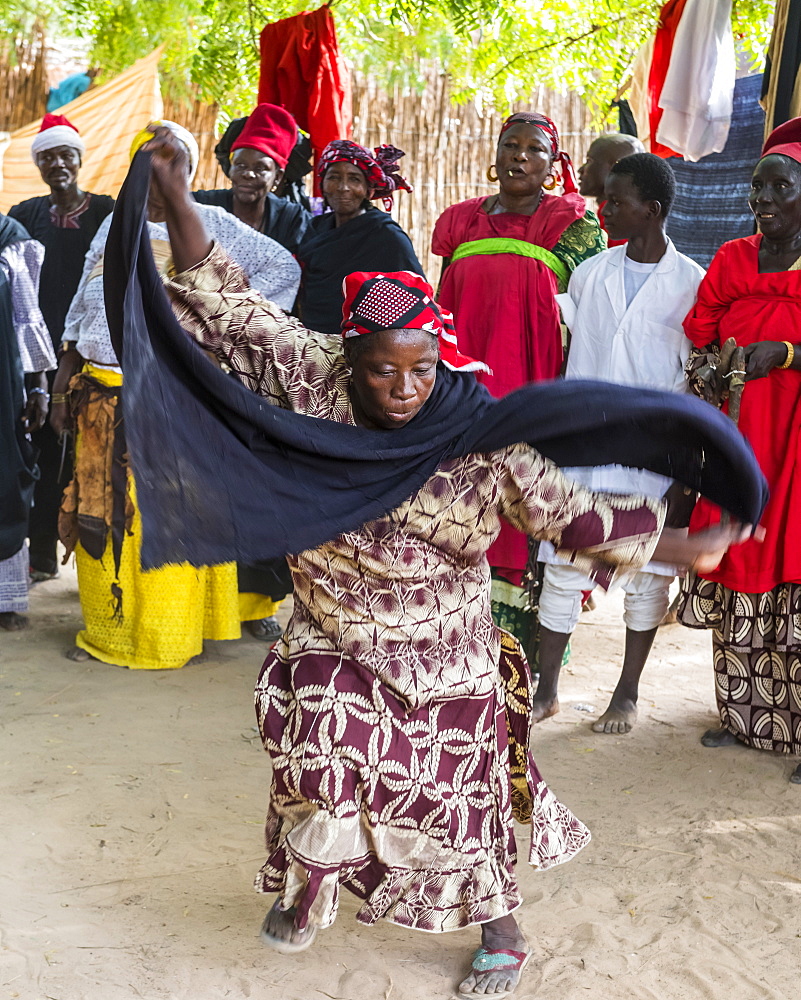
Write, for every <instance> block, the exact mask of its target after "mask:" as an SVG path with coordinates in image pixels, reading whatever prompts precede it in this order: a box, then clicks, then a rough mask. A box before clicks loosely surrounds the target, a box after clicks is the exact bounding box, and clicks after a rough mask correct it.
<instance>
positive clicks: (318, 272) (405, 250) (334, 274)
mask: <svg viewBox="0 0 801 1000" xmlns="http://www.w3.org/2000/svg"><path fill="white" fill-rule="evenodd" d="M298 263H299V264H300V266H301V268H302V270H303V273H302V276H301V279H300V290H299V292H298V313H299V315H300V318H301V320H302V321H303V325H304V326H307V327H308V328H309V329H310V330H317V331H318V332H320V333H331V334H339V332H340V324H341V323H342V282H343V280H344V278H345V276H346V275H348V274H351V272H353V271H414V272H415V273H416V274H419V275H421V276H422V277H425V273H424V272H423V268H422V266H421V264H420V261H419V260H418V259H417V255H416V254H415V252H414V247H413V246H412V241H411V240H410V239H409V237H408V236H407V235H406V233H405V232H404V231H403V230H402V229H401V227H400V226H399V225H398V223H397V222H395V220H394V219H393V218H392V216H390V215H388V214H387V213H386V212H382V211H381V209H378V208H374V207H373V206H372V205H371V206H370V208H368V209H367V210H366V211H365V212H364V214H363V215H357V216H356V218H355V219H350V220H349V221H348V222H346V223H345V224H344V225H343V226H337V225H335V217H334V213H333V212H328V213H326V214H325V215H318V216H317V218H315V219H313V220H312V224H311V226H310V227H309V230H308V232H307V234H306V238H305V239H304V240H303V242H302V243H301V245H300V249H299V250H298Z"/></svg>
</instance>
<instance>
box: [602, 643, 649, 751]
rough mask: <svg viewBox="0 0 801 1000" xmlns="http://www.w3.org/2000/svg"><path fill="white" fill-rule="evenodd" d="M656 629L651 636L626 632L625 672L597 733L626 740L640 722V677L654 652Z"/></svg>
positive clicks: (623, 671) (622, 673)
mask: <svg viewBox="0 0 801 1000" xmlns="http://www.w3.org/2000/svg"><path fill="white" fill-rule="evenodd" d="M655 636H656V629H655V628H651V629H648V631H647V632H634V631H633V630H632V629H630V628H627V629H626V652H625V655H624V657H623V670H622V671H621V673H620V680H619V681H618V682H617V687H616V688H615V690H614V692H613V694H612V700H611V701H610V702H609V707H608V708H607V710H606V711H605V712H604V714H603V715H602V716H601V717H600V719H598V720H597V721H595V722H594V723H593V725H592V729H593V732H595V733H612V734H615V735H618V736H622V735H623V734H624V733H629V732H631V730H632V729H633V727H634V723H635V722H636V721H637V696H638V694H639V689H640V676H641V675H642V672H643V668H644V667H645V663H646V661H647V659H648V654H649V653H650V652H651V646H652V645H653V643H654V637H655Z"/></svg>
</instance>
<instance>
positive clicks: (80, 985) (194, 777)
mask: <svg viewBox="0 0 801 1000" xmlns="http://www.w3.org/2000/svg"><path fill="white" fill-rule="evenodd" d="M619 615H620V607H619V602H618V601H617V600H615V599H614V598H611V599H608V600H606V601H605V602H603V603H601V605H600V607H599V608H598V610H596V611H595V612H593V613H592V614H591V615H584V616H583V618H582V623H581V625H580V627H579V629H578V631H577V634H576V637H575V640H574V645H573V660H572V664H573V665H572V667H570V668H569V669H568V671H567V672H566V673H565V676H564V683H563V689H562V705H563V712H562V714H561V715H560V716H558V717H557V718H555V719H553V720H549V721H547V722H545V723H543V724H542V725H541V726H540V727H539V728H538V729H537V730H536V731H535V742H534V750H535V754H536V756H537V761H538V764H539V766H540V768H541V770H542V772H543V774H544V775H545V777H546V780H547V781H548V782H549V784H550V785H551V786H552V788H553V789H554V790H555V792H556V793H557V795H558V796H559V797H560V798H562V799H563V800H564V801H565V802H566V803H567V804H568V805H569V806H570V807H571V808H572V809H573V810H574V811H575V812H576V813H577V815H579V816H580V817H581V818H582V819H583V820H584V821H585V822H586V823H587V824H588V825H589V826H590V828H591V829H592V832H593V837H594V839H593V842H592V844H591V845H590V846H589V847H588V848H587V849H586V850H585V851H584V852H583V853H582V854H581V855H580V856H579V857H578V859H577V860H575V861H574V862H572V863H570V864H569V865H566V866H565V867H564V868H559V869H556V870H554V871H550V872H547V873H543V874H537V873H535V872H533V871H531V870H530V869H528V868H526V867H525V866H523V865H521V868H520V875H521V882H522V886H523V891H524V895H525V898H526V903H525V905H524V906H523V907H522V909H521V910H520V911H519V915H520V917H521V920H522V924H523V927H524V930H525V932H526V934H527V935H528V937H529V939H530V940H531V941H532V942H533V943H534V944H535V949H536V956H535V958H536V960H535V961H534V962H533V963H532V964H531V966H530V967H529V970H527V972H526V978H525V980H524V985H523V986H522V987H521V989H520V990H519V991H518V993H517V994H516V998H519V1000H529V998H532V997H534V996H536V997H537V998H538V1000H578V998H582V997H588V998H590V1000H595V998H598V1000H631V998H633V997H634V998H639V997H642V998H653V1000H721V998H728V997H732V998H736V1000H766V998H781V1000H784V998H789V997H791V996H795V995H797V992H798V968H799V956H801V917H799V914H800V913H801V787H799V786H790V785H789V784H788V782H787V778H788V776H789V774H790V772H791V771H792V768H793V766H794V764H793V762H791V760H790V759H784V758H781V757H777V756H773V755H771V754H767V753H758V752H755V751H749V750H745V749H741V748H734V749H728V750H704V749H703V748H702V747H701V746H700V745H699V743H698V737H699V735H700V733H701V731H702V730H703V729H705V728H707V727H708V726H709V725H710V724H713V723H714V720H715V714H714V698H713V691H712V672H711V666H710V643H709V637H708V636H707V635H705V634H703V633H695V632H691V631H689V630H686V629H683V628H681V627H680V626H673V627H670V628H667V629H662V630H661V631H660V634H659V636H658V638H657V643H656V646H655V649H654V653H653V654H652V658H651V663H650V664H649V667H648V668H647V670H646V676H645V678H644V683H643V690H642V698H641V714H640V723H639V725H638V727H637V728H636V729H635V731H634V732H633V733H632V734H630V735H628V736H624V737H614V736H603V735H596V734H594V733H592V732H591V731H590V730H589V725H588V724H589V721H590V720H591V719H592V718H594V715H592V714H589V713H587V712H585V711H581V710H577V709H576V708H574V707H572V706H587V705H593V706H595V708H596V709H597V710H599V711H600V710H601V709H603V708H604V707H605V705H606V702H607V700H608V697H609V694H610V693H611V690H612V688H613V687H614V684H615V681H616V678H617V669H618V666H617V664H618V658H619V656H620V652H621V647H622V638H623V636H622V626H621V624H620V619H619ZM31 619H32V624H33V627H32V629H31V630H30V631H29V632H27V633H20V634H17V635H9V634H7V633H0V688H1V690H2V701H3V712H2V725H1V726H0V768H2V770H1V771H0V774H2V781H1V782H0V808H1V809H2V828H3V841H4V844H5V850H4V851H3V862H2V865H0V1000H4V998H6V997H12V998H16V997H20V998H23V1000H45V998H50V1000H129V998H145V1000H162V998H169V1000H178V998H181V1000H183V998H187V1000H217V998H231V1000H241V998H251V997H252V998H259V1000H325V998H336V1000H390V998H391V1000H446V998H449V997H450V996H451V995H452V987H453V986H454V985H455V984H456V983H458V981H459V979H460V978H461V974H462V973H463V972H464V971H465V968H466V964H467V963H466V960H467V957H468V955H469V952H470V949H471V948H472V947H473V945H474V943H475V941H476V937H477V935H476V934H475V933H474V932H461V933H457V934H449V935H445V936H433V935H424V934H415V933H413V932H410V931H404V930H401V929H399V928H396V927H391V926H386V925H378V926H376V927H373V928H368V927H363V926H361V925H358V924H356V923H355V921H354V920H353V914H354V913H355V910H356V901H355V900H354V899H353V898H351V897H349V896H348V894H347V893H346V894H345V897H346V898H345V899H344V900H343V905H342V910H341V914H340V918H339V920H338V922H337V924H336V925H335V926H334V927H333V928H331V929H330V930H328V931H325V932H324V933H322V934H321V935H320V936H319V938H318V943H317V944H316V945H315V946H314V948H313V949H312V950H311V951H309V952H306V953H305V954H303V955H301V956H297V957H295V958H291V957H283V956H279V955H275V954H273V953H271V952H270V951H268V950H267V949H265V948H264V947H263V946H262V945H261V944H260V943H259V941H258V939H257V931H258V928H259V924H260V922H261V918H262V915H263V912H264V910H265V907H266V905H267V902H268V901H267V900H266V899H264V898H262V897H259V896H258V895H256V893H254V892H253V891H252V890H251V887H250V886H251V881H252V878H253V875H254V874H255V872H256V870H257V868H258V866H259V864H260V862H261V850H262V820H263V812H264V806H265V800H266V794H267V787H268V765H267V759H266V756H265V755H264V753H263V751H262V749H261V746H260V743H259V741H258V738H257V736H256V733H255V732H254V730H253V724H254V717H253V711H252V707H251V704H252V689H253V683H254V680H255V678H256V675H257V673H258V670H259V667H260V664H261V660H262V659H263V656H264V652H265V649H264V646H263V645H262V644H261V643H259V642H257V641H255V640H247V641H246V640H242V641H240V642H237V643H218V644H212V647H213V648H212V649H211V651H210V656H209V658H208V660H207V662H205V663H203V664H200V665H196V666H191V667H187V668H185V669H183V670H179V671H168V672H163V673H151V672H146V671H128V670H123V669H119V668H116V667H109V666H105V665H103V664H100V663H93V662H91V663H84V664H77V663H72V662H70V661H69V660H66V659H64V658H63V656H62V653H63V651H64V650H65V649H66V648H67V647H68V646H69V645H70V642H71V639H72V636H73V635H74V632H75V631H76V629H77V628H78V626H79V622H80V615H79V608H78V603H77V592H76V586H75V578H74V575H73V573H72V572H71V571H68V572H67V573H65V574H64V576H63V577H62V579H61V580H59V581H55V582H53V583H49V584H44V585H41V586H39V587H37V588H36V589H35V590H34V593H33V595H32V609H31ZM519 833H520V847H521V855H523V856H525V852H526V850H527V835H526V832H525V831H524V830H523V829H520V830H519Z"/></svg>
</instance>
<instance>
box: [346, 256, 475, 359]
mask: <svg viewBox="0 0 801 1000" xmlns="http://www.w3.org/2000/svg"><path fill="white" fill-rule="evenodd" d="M342 292H343V294H344V296H345V301H344V302H343V304H342V336H343V337H358V336H360V335H361V334H364V333H378V332H379V331H380V330H425V331H426V332H427V333H430V334H431V335H432V336H434V337H436V338H437V340H438V341H439V356H440V360H441V361H442V363H443V364H444V365H446V366H447V367H448V368H451V369H453V371H457V372H479V371H480V372H489V373H490V374H491V372H490V369H489V368H488V367H487V366H486V365H485V364H482V362H480V361H476V360H475V359H474V358H468V357H467V356H466V355H464V354H460V353H459V351H458V349H457V346H456V331H455V330H454V328H453V316H452V315H451V313H449V312H448V310H447V309H443V308H442V306H439V305H437V303H436V302H435V301H434V291H433V289H432V288H431V285H429V284H428V282H427V281H426V280H425V278H421V277H420V275H419V274H415V273H414V272H413V271H388V272H387V273H386V274H381V273H378V272H375V271H355V272H354V273H353V274H348V275H346V276H345V280H344V281H343V282H342Z"/></svg>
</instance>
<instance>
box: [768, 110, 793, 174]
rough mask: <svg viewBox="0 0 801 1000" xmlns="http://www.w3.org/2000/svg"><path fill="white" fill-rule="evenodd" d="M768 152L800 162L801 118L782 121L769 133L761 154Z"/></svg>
mask: <svg viewBox="0 0 801 1000" xmlns="http://www.w3.org/2000/svg"><path fill="white" fill-rule="evenodd" d="M769 153H778V154H781V155H782V156H789V157H790V159H791V160H795V161H796V162H797V163H801V118H791V119H790V121H789V122H782V124H781V125H778V126H777V127H776V128H775V129H774V130H773V131H772V132H771V133H770V135H769V136H768V137H767V139H766V140H765V145H764V146H763V147H762V156H767V155H768V154H769Z"/></svg>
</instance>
